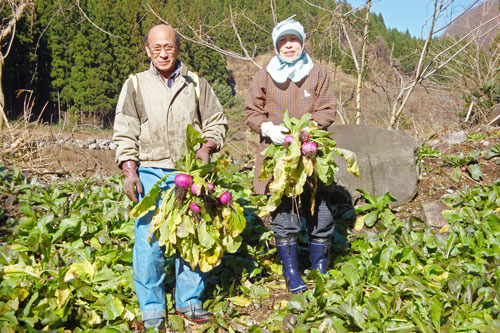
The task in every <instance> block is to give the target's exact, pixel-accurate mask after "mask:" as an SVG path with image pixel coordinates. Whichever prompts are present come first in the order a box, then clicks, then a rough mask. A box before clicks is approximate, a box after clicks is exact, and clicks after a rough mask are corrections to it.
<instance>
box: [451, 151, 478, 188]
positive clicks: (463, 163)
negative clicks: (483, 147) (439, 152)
mask: <svg viewBox="0 0 500 333" xmlns="http://www.w3.org/2000/svg"><path fill="white" fill-rule="evenodd" d="M479 156H481V152H480V151H479V150H472V151H471V152H470V153H469V154H468V155H466V154H465V153H464V152H460V153H459V154H457V155H443V156H442V158H443V161H442V165H449V166H453V167H455V168H454V169H453V171H452V172H451V175H450V178H451V180H453V181H454V182H456V183H458V182H459V181H460V179H461V178H462V173H464V172H467V173H468V174H470V176H471V178H472V179H474V180H478V181H479V180H481V178H482V177H483V172H482V171H481V168H480V167H479V164H478V157H479Z"/></svg>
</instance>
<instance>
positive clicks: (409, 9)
mask: <svg viewBox="0 0 500 333" xmlns="http://www.w3.org/2000/svg"><path fill="white" fill-rule="evenodd" d="M347 2H348V3H350V4H351V5H352V6H354V7H357V6H360V5H363V4H364V3H365V2H366V0H347ZM473 2H474V0H455V1H454V3H453V5H452V6H451V7H450V10H449V11H448V12H447V15H445V16H443V18H442V19H441V21H438V27H441V26H443V25H444V24H445V23H447V22H449V21H450V18H452V17H456V16H457V15H459V14H460V13H462V12H463V11H464V9H465V8H467V6H468V5H470V4H471V3H473ZM433 10H434V1H433V0H372V10H371V11H372V12H373V13H377V14H379V13H382V17H383V18H384V23H385V26H386V27H387V28H396V29H397V30H399V31H401V32H406V29H408V31H409V32H410V34H411V35H412V36H413V37H418V38H424V37H426V36H427V33H428V32H429V24H427V25H426V21H427V20H428V19H430V17H431V16H432V12H433ZM422 28H423V29H422Z"/></svg>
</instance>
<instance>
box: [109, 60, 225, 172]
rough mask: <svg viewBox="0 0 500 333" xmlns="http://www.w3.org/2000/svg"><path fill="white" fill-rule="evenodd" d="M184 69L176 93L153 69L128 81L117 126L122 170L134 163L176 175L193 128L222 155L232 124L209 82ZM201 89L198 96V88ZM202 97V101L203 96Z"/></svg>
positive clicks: (116, 134) (117, 109)
mask: <svg viewBox="0 0 500 333" xmlns="http://www.w3.org/2000/svg"><path fill="white" fill-rule="evenodd" d="M194 75H196V74H194V73H192V72H191V71H189V70H188V69H187V67H186V66H185V65H184V64H181V69H180V73H179V75H178V76H177V77H176V78H175V81H174V83H173V85H172V87H171V88H169V87H167V84H166V83H165V81H164V80H163V78H162V76H161V75H160V73H158V71H157V70H156V68H155V67H154V66H153V65H151V67H150V68H149V69H148V70H146V71H144V72H141V73H138V74H136V75H135V78H136V81H135V82H134V80H135V79H133V78H132V77H130V78H128V79H127V80H126V81H125V84H124V85H123V87H122V90H121V93H120V97H119V98H118V104H117V106H116V115H115V123H114V135H113V142H114V143H115V144H116V145H117V149H116V162H117V164H118V166H121V164H122V163H123V162H125V161H128V160H133V161H138V162H140V164H141V165H142V166H145V167H155V168H167V169H175V162H176V161H177V160H179V159H180V158H181V157H182V156H183V155H184V153H185V149H186V146H185V142H186V129H187V125H188V124H191V125H192V126H193V127H194V128H195V129H196V130H198V131H199V132H201V134H202V137H203V138H205V139H208V138H211V139H213V140H215V142H216V143H217V148H218V149H219V148H220V147H221V146H222V144H223V142H224V138H225V135H226V131H227V119H226V117H225V115H224V112H223V110H222V105H221V104H220V102H219V100H218V99H217V96H216V95H215V93H214V91H213V90H212V88H211V87H210V85H209V84H208V82H207V81H206V80H205V79H203V78H201V77H198V80H197V79H196V78H195V77H194ZM197 83H198V84H199V89H198V92H197V91H196V88H195V85H196V84H197ZM197 94H199V97H198V96H197Z"/></svg>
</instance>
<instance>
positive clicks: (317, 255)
mask: <svg viewBox="0 0 500 333" xmlns="http://www.w3.org/2000/svg"><path fill="white" fill-rule="evenodd" d="M330 242H331V241H330V238H313V239H312V240H311V242H310V243H309V253H310V255H311V263H312V264H311V269H317V270H319V271H320V272H321V273H322V274H326V271H327V270H328V261H329V260H330Z"/></svg>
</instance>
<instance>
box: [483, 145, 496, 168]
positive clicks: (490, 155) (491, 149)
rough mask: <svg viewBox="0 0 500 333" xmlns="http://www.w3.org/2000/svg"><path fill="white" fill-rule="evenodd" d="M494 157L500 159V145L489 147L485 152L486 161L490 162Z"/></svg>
mask: <svg viewBox="0 0 500 333" xmlns="http://www.w3.org/2000/svg"><path fill="white" fill-rule="evenodd" d="M494 157H500V144H497V145H494V146H492V147H489V148H488V149H486V150H485V152H484V159H486V160H489V159H492V158H494ZM497 164H500V160H498V161H497Z"/></svg>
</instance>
